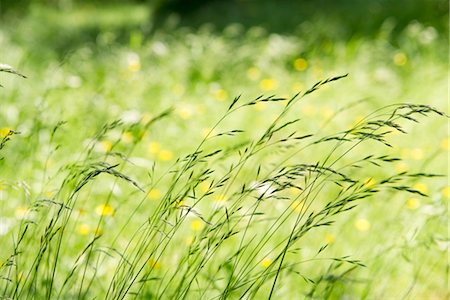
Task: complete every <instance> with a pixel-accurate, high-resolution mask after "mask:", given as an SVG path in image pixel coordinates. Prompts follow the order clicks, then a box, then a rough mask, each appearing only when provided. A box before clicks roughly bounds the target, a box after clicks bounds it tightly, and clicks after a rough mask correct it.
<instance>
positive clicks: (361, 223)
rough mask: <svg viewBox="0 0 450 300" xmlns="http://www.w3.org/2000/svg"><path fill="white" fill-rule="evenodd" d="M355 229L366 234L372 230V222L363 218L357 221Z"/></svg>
mask: <svg viewBox="0 0 450 300" xmlns="http://www.w3.org/2000/svg"><path fill="white" fill-rule="evenodd" d="M355 227H356V229H357V230H358V231H361V232H365V231H368V230H369V229H370V222H369V221H368V220H366V219H362V218H361V219H358V220H356V221H355Z"/></svg>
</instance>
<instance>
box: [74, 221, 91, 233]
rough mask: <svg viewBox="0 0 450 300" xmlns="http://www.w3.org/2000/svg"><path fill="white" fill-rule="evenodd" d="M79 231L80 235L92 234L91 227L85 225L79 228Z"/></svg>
mask: <svg viewBox="0 0 450 300" xmlns="http://www.w3.org/2000/svg"><path fill="white" fill-rule="evenodd" d="M77 231H78V234H80V235H88V234H89V233H90V232H91V228H90V227H89V225H87V224H84V223H83V224H80V226H78V230H77Z"/></svg>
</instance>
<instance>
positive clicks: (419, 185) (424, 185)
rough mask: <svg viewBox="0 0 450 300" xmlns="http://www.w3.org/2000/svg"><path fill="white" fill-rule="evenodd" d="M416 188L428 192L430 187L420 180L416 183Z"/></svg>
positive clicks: (424, 192)
mask: <svg viewBox="0 0 450 300" xmlns="http://www.w3.org/2000/svg"><path fill="white" fill-rule="evenodd" d="M414 189H416V190H418V191H419V192H421V193H423V194H426V193H427V192H428V187H427V185H426V184H424V183H421V182H418V183H416V184H415V185H414Z"/></svg>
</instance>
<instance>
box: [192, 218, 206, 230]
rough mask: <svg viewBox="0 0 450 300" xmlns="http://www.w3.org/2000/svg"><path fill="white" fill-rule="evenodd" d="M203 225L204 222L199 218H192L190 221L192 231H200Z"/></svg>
mask: <svg viewBox="0 0 450 300" xmlns="http://www.w3.org/2000/svg"><path fill="white" fill-rule="evenodd" d="M203 227H205V224H203V221H201V220H194V221H192V223H191V229H192V230H194V231H201V230H202V229H203Z"/></svg>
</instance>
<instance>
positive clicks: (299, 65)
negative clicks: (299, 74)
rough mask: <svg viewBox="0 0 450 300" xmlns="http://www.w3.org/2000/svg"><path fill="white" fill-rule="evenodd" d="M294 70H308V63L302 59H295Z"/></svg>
mask: <svg viewBox="0 0 450 300" xmlns="http://www.w3.org/2000/svg"><path fill="white" fill-rule="evenodd" d="M294 68H295V69H296V70H297V71H304V70H306V69H307V68H308V62H307V61H306V59H304V58H297V59H296V60H294Z"/></svg>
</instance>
